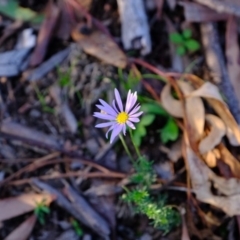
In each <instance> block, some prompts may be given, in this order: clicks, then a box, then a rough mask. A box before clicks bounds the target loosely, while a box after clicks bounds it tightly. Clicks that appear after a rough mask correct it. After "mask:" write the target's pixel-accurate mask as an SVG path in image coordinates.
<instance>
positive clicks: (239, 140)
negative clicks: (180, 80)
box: [189, 82, 240, 146]
mask: <svg viewBox="0 0 240 240" xmlns="http://www.w3.org/2000/svg"><path fill="white" fill-rule="evenodd" d="M189 96H198V97H203V98H206V99H207V101H208V103H209V104H210V105H211V106H212V108H213V109H214V110H215V112H216V113H217V114H218V115H219V116H220V117H221V119H222V120H223V122H224V123H225V125H226V128H227V137H228V139H229V142H230V143H231V144H232V145H233V146H239V145H240V129H239V126H238V124H237V122H236V120H235V119H234V117H233V116H232V114H231V113H230V111H229V109H228V107H227V105H226V104H225V102H224V101H223V99H222V97H221V95H220V93H219V91H218V88H217V87H216V86H215V85H213V84H212V83H210V82H206V83H204V84H203V85H202V86H201V87H200V88H199V89H197V90H195V91H193V92H191V93H190V94H189Z"/></svg>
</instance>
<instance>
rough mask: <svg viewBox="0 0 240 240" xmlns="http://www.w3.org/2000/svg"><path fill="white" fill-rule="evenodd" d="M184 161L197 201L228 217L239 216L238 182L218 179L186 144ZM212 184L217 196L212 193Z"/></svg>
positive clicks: (236, 180)
mask: <svg viewBox="0 0 240 240" xmlns="http://www.w3.org/2000/svg"><path fill="white" fill-rule="evenodd" d="M185 141H186V140H185ZM186 160H187V163H188V169H189V173H190V177H191V182H192V187H193V191H194V192H195V194H196V197H197V199H198V200H199V201H202V202H205V203H208V204H211V205H213V206H215V207H218V208H220V209H222V210H223V211H224V212H225V213H226V214H228V215H229V216H234V215H238V214H240V181H239V180H238V179H235V178H231V179H225V178H222V177H218V176H217V175H216V174H215V173H214V172H212V171H211V170H210V169H209V168H208V167H207V166H206V165H205V164H204V163H203V161H202V160H201V159H200V158H199V157H198V156H197V155H196V154H195V153H194V152H193V150H192V149H191V148H190V147H189V144H188V143H187V142H186ZM212 183H213V185H214V187H215V188H216V189H217V190H218V191H219V195H214V194H213V193H212V191H211V188H212ZM224 195H225V196H224Z"/></svg>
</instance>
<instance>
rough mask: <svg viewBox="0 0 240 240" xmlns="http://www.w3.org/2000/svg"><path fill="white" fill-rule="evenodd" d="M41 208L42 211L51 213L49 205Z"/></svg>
mask: <svg viewBox="0 0 240 240" xmlns="http://www.w3.org/2000/svg"><path fill="white" fill-rule="evenodd" d="M40 209H41V211H42V212H45V213H47V214H49V213H50V209H49V207H47V206H42V207H41V208H40Z"/></svg>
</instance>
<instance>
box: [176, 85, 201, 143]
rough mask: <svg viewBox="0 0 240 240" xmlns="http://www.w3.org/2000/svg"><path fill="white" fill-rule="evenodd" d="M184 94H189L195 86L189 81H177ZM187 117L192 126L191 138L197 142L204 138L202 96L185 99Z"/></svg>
mask: <svg viewBox="0 0 240 240" xmlns="http://www.w3.org/2000/svg"><path fill="white" fill-rule="evenodd" d="M177 83H178V85H179V87H180V89H181V91H182V92H183V94H184V96H185V97H186V96H188V95H189V94H190V93H191V92H193V91H194V88H193V87H192V86H191V85H190V83H188V82H184V81H178V82H177ZM185 108H186V117H187V121H188V124H189V127H190V135H191V138H192V139H193V140H194V141H195V142H196V141H198V140H200V139H201V138H202V135H203V132H204V122H205V117H204V114H205V110H204V105H203V101H202V99H201V98H200V97H196V96H194V97H191V98H186V99H185Z"/></svg>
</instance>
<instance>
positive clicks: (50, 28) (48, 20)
mask: <svg viewBox="0 0 240 240" xmlns="http://www.w3.org/2000/svg"><path fill="white" fill-rule="evenodd" d="M59 12H60V11H59V8H58V7H57V6H56V5H55V4H54V3H53V1H49V4H48V5H47V13H46V17H45V20H44V22H43V23H42V25H41V28H40V32H39V34H38V39H37V46H36V48H35V50H34V52H33V54H32V56H31V60H30V66H32V67H35V66H37V65H38V64H40V63H41V62H42V61H43V59H44V57H45V55H46V52H47V47H48V45H49V42H50V40H51V37H52V35H53V33H54V29H55V26H56V23H57V20H58V16H59Z"/></svg>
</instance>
